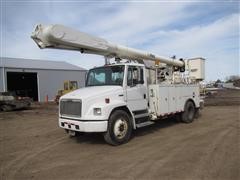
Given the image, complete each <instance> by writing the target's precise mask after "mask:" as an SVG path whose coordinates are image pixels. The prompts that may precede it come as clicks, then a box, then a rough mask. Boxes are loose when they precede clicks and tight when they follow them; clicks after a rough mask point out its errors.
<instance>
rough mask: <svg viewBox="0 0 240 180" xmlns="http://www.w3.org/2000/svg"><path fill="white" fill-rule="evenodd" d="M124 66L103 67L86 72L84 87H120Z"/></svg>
mask: <svg viewBox="0 0 240 180" xmlns="http://www.w3.org/2000/svg"><path fill="white" fill-rule="evenodd" d="M123 75H124V66H105V67H100V68H96V69H91V70H90V71H89V72H88V77H87V83H86V86H104V85H120V86H122V83H123Z"/></svg>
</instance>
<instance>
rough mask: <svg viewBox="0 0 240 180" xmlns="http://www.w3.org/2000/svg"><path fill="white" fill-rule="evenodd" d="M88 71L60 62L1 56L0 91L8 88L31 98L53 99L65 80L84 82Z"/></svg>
mask: <svg viewBox="0 0 240 180" xmlns="http://www.w3.org/2000/svg"><path fill="white" fill-rule="evenodd" d="M86 72H87V70H86V69H83V68H81V67H78V66H75V65H72V64H69V63H67V62H63V61H46V60H33V59H19V58H7V57H1V59H0V92H4V91H11V92H15V93H16V94H17V95H20V96H29V97H31V98H33V100H34V101H44V100H45V99H46V97H48V99H49V100H53V99H54V98H55V95H56V93H57V91H58V89H63V83H64V81H66V80H71V81H77V82H78V87H79V88H81V87H83V86H84V85H85V74H86Z"/></svg>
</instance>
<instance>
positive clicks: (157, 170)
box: [0, 91, 240, 180]
mask: <svg viewBox="0 0 240 180" xmlns="http://www.w3.org/2000/svg"><path fill="white" fill-rule="evenodd" d="M239 92H240V91H239ZM226 94H227V95H226V96H228V97H230V100H231V97H233V96H234V97H235V96H240V94H239V93H235V94H234V93H232V95H231V92H230V93H229V92H227V93H226ZM229 94H230V95H229ZM226 96H222V97H226ZM215 98H216V97H215ZM219 99H221V102H222V98H219ZM232 99H233V101H234V102H235V98H232ZM209 102H214V100H212V99H211V98H210V100H207V104H208V105H211V103H209ZM225 102H226V104H225ZM239 102H240V101H239ZM216 104H217V105H220V104H221V103H219V102H218V103H215V106H207V107H205V109H204V110H203V111H202V112H201V116H200V117H199V118H198V119H197V120H196V121H194V122H193V123H191V124H182V123H177V122H176V121H174V120H172V119H167V120H163V121H161V122H158V123H157V124H154V125H152V126H148V127H144V128H142V129H138V130H136V131H135V132H134V134H133V137H132V139H131V141H130V142H129V143H127V144H124V145H122V146H117V147H113V146H110V145H107V144H106V143H105V142H104V140H103V137H102V136H101V135H100V134H86V135H83V136H80V137H78V138H69V137H68V135H67V134H65V132H64V131H63V130H62V129H61V128H59V127H58V125H57V106H56V105H53V104H50V105H44V106H43V105H34V106H33V108H32V109H29V110H24V111H14V112H1V113H0V148H1V153H0V163H1V164H0V165H1V172H0V175H1V176H0V179H1V180H5V179H6V180H9V179H24V180H27V179H44V180H45V179H47V180H48V179H49V180H53V179H58V180H62V179H144V180H145V179H180V180H183V179H189V180H198V179H210V180H213V179H214V180H215V179H221V180H229V179H236V180H237V179H240V174H239V171H240V140H239V137H240V136H239V133H240V117H239V116H240V114H239V112H240V107H239V104H240V103H239V104H235V103H233V104H232V105H231V103H229V98H225V101H223V104H221V106H216ZM224 104H225V105H224ZM226 105H227V106H226Z"/></svg>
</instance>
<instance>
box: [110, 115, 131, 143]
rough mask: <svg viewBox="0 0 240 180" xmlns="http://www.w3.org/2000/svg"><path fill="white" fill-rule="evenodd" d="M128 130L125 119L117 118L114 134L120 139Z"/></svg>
mask: <svg viewBox="0 0 240 180" xmlns="http://www.w3.org/2000/svg"><path fill="white" fill-rule="evenodd" d="M127 131H128V124H127V121H126V120H125V119H118V120H117V121H116V122H115V124H114V131H113V132H114V135H115V136H116V137H117V138H118V139H122V138H124V137H125V136H126V134H127Z"/></svg>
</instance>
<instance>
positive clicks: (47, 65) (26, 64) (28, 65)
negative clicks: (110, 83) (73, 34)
mask: <svg viewBox="0 0 240 180" xmlns="http://www.w3.org/2000/svg"><path fill="white" fill-rule="evenodd" d="M0 67H6V68H21V69H23V68H24V69H51V70H78V71H86V69H84V68H81V67H79V66H76V65H73V64H70V63H67V62H64V61H47V60H36V59H22V58H9V57H0Z"/></svg>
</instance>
